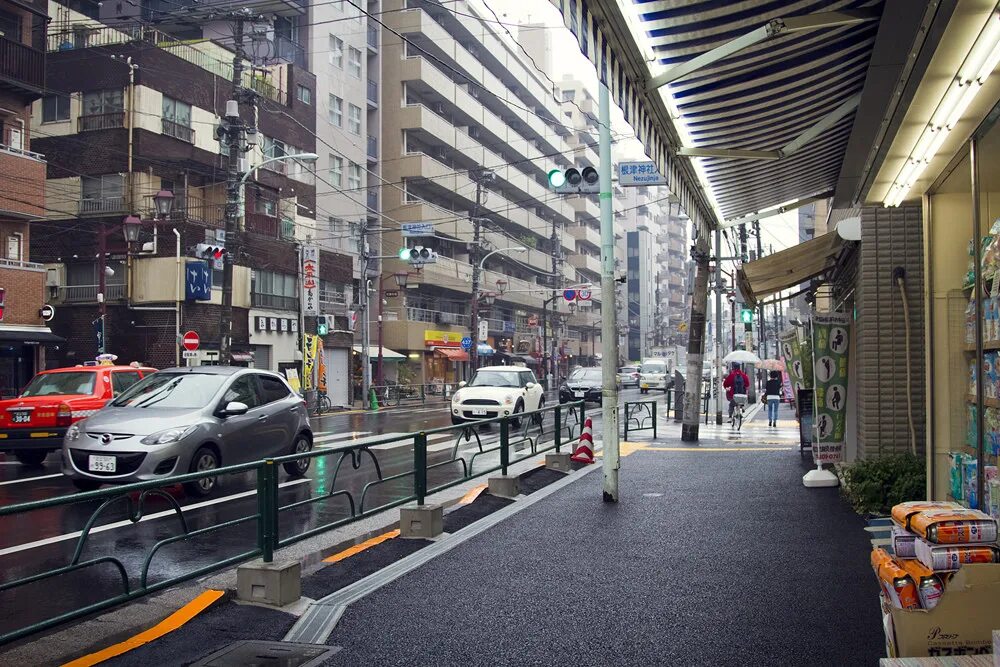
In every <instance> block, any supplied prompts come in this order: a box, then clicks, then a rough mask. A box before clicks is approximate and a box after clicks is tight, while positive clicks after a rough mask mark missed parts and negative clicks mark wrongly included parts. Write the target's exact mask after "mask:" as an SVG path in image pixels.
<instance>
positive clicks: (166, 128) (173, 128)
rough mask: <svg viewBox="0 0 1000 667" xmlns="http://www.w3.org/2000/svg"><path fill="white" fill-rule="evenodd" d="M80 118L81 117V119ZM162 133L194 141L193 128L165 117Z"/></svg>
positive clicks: (191, 142)
mask: <svg viewBox="0 0 1000 667" xmlns="http://www.w3.org/2000/svg"><path fill="white" fill-rule="evenodd" d="M81 120H82V119H81ZM162 125H163V134H165V135H167V136H168V137H173V138H174V139H180V140H181V141H186V142H187V143H189V144H193V143H194V130H192V129H191V128H190V127H188V126H187V125H181V124H180V123H176V122H174V121H172V120H168V119H166V118H164V119H162Z"/></svg>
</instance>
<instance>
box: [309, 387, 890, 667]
mask: <svg viewBox="0 0 1000 667" xmlns="http://www.w3.org/2000/svg"><path fill="white" fill-rule="evenodd" d="M728 428H729V427H728V426H723V427H715V428H711V429H708V430H709V431H714V433H713V435H712V436H711V437H708V438H705V439H704V440H702V442H701V446H698V447H695V446H691V445H687V444H685V443H681V442H680V440H679V438H674V437H671V436H670V435H668V436H667V437H665V438H661V439H659V440H657V441H656V442H652V441H638V440H636V441H635V444H634V445H627V446H624V447H623V453H624V454H625V456H624V457H623V458H622V470H621V502H619V503H618V504H617V505H608V504H604V503H602V502H601V490H600V485H601V475H600V473H599V472H597V474H589V475H586V476H585V477H582V478H581V479H579V480H578V481H576V482H574V483H572V484H570V485H568V486H566V487H564V488H562V489H560V490H559V491H557V492H556V493H554V494H553V495H551V496H549V497H548V498H546V499H545V500H544V501H543V502H539V503H536V504H533V505H531V506H530V507H528V508H527V509H525V510H524V511H522V512H520V513H518V514H516V515H514V516H513V517H511V518H509V519H507V520H506V521H504V522H502V523H500V524H499V525H497V526H496V527H494V528H492V529H491V530H488V531H486V532H484V533H482V534H481V535H479V536H477V537H475V538H473V539H471V540H469V541H468V542H466V543H464V544H462V545H460V546H458V547H456V548H455V549H453V550H451V551H450V552H448V553H446V554H444V555H442V556H440V557H438V558H436V559H434V560H433V561H431V562H429V563H427V564H425V565H423V566H422V567H420V568H419V569H417V570H415V571H414V572H412V573H410V574H408V575H406V576H404V577H402V578H400V579H397V580H396V581H394V582H392V583H390V584H388V585H386V586H384V587H383V588H381V589H379V590H377V591H375V592H374V593H372V594H371V595H369V596H368V597H366V598H363V599H361V600H359V601H358V602H356V603H354V604H353V605H351V606H349V607H348V609H347V611H346V613H345V614H344V616H343V618H342V619H341V621H340V623H339V625H338V626H337V628H336V629H335V630H334V632H333V634H332V635H331V636H330V638H329V640H328V642H327V643H328V644H331V645H334V646H340V647H342V649H341V651H340V652H339V653H337V654H336V655H335V656H333V658H332V659H330V660H329V661H328V662H327V663H325V664H329V665H347V664H375V663H378V664H380V665H419V664H431V663H433V664H437V665H457V664H485V663H489V664H504V665H507V664H509V665H514V664H517V665H523V664H574V665H609V664H615V665H653V664H669V665H695V664H706V665H709V664H710V665H758V664H768V665H775V664H787V665H871V664H877V660H878V658H879V657H881V656H883V655H884V638H883V635H882V628H881V619H880V616H879V613H878V589H877V586H876V584H875V580H874V578H873V577H872V576H871V572H870V571H869V566H868V553H869V549H870V546H869V544H868V541H867V536H866V533H865V532H864V530H863V527H864V522H863V521H862V519H861V518H860V517H858V516H856V515H854V514H853V513H852V512H851V510H850V508H849V507H848V506H847V505H846V503H844V502H843V501H842V500H841V499H840V498H839V496H838V491H837V490H836V489H806V488H804V487H803V486H802V483H801V476H802V474H803V473H804V472H805V471H807V470H809V469H810V468H811V467H812V462H811V457H810V456H809V455H808V454H803V455H800V454H799V452H798V444H797V443H798V436H797V430H796V427H795V422H794V420H793V419H791V417H790V413H789V411H788V409H787V408H784V407H783V409H782V413H781V421H780V422H779V427H778V428H777V429H771V428H769V427H767V422H766V414H764V413H763V412H759V413H758V414H756V416H755V418H754V419H753V420H752V421H750V422H749V423H748V424H746V425H745V426H744V430H743V432H742V433H740V434H737V435H735V436H734V435H732V434H731V432H730V431H727V430H726V429H728ZM678 430H679V429H678Z"/></svg>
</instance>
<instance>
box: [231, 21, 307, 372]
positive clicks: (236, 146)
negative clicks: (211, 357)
mask: <svg viewBox="0 0 1000 667" xmlns="http://www.w3.org/2000/svg"><path fill="white" fill-rule="evenodd" d="M233 52H234V55H233V80H232V84H233V99H234V100H236V101H237V102H239V101H241V99H242V97H243V18H242V17H236V25H235V28H234V31H233ZM227 120H228V122H229V125H228V126H227V130H226V148H227V150H226V153H227V156H228V161H227V164H226V246H227V248H228V251H227V252H226V253H225V254H224V255H223V259H222V262H223V265H222V308H221V309H220V318H219V364H220V365H228V364H229V362H230V359H231V352H232V332H233V262H234V261H235V260H236V259H237V258H238V256H239V255H238V253H239V241H238V236H239V230H238V221H237V217H238V215H239V207H240V162H239V159H240V155H241V153H242V151H241V150H240V148H241V146H240V139H241V134H242V130H243V122H242V121H241V120H240V118H239V117H238V116H237V117H235V118H233V117H228V118H227ZM304 353H305V351H304V350H303V354H304ZM304 380H305V378H303V381H304Z"/></svg>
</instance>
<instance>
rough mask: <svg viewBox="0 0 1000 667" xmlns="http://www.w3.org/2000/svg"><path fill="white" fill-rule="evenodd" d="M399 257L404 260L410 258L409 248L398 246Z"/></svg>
mask: <svg viewBox="0 0 1000 667" xmlns="http://www.w3.org/2000/svg"><path fill="white" fill-rule="evenodd" d="M399 258H400V259H404V260H405V259H409V258H410V249H409V248H400V249H399Z"/></svg>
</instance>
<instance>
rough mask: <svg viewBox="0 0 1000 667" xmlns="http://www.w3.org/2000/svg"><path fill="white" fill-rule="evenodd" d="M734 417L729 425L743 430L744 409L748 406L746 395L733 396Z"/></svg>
mask: <svg viewBox="0 0 1000 667" xmlns="http://www.w3.org/2000/svg"><path fill="white" fill-rule="evenodd" d="M733 403H734V405H733V416H732V417H731V418H730V420H729V423H730V424H731V425H732V426H733V428H735V429H736V430H737V431H739V430H740V429H741V428H743V408H744V407H745V406H746V404H747V395H746V394H733Z"/></svg>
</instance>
